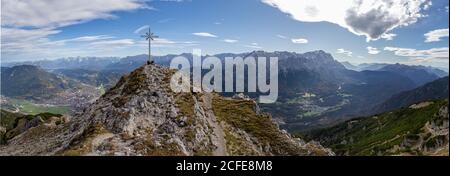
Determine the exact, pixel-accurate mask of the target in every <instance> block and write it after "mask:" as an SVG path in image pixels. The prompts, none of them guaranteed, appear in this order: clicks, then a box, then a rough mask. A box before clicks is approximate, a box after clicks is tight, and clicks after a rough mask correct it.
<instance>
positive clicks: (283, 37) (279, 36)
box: [277, 34, 287, 39]
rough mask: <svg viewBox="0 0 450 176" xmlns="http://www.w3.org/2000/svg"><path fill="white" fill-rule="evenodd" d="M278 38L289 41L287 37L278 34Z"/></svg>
mask: <svg viewBox="0 0 450 176" xmlns="http://www.w3.org/2000/svg"><path fill="white" fill-rule="evenodd" d="M277 37H278V38H281V39H287V37H286V36H284V35H280V34H278V35H277Z"/></svg>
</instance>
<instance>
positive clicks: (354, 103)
mask: <svg viewBox="0 0 450 176" xmlns="http://www.w3.org/2000/svg"><path fill="white" fill-rule="evenodd" d="M175 56H177V55H166V56H155V57H154V59H155V61H156V63H157V64H159V65H162V66H164V67H168V66H169V63H170V61H171V59H172V58H174V57H175ZM181 56H184V57H186V58H188V59H190V61H191V62H192V59H193V57H192V54H188V53H185V54H181ZM214 56H216V57H218V58H219V59H221V60H222V61H224V59H225V57H243V58H245V57H248V56H253V57H255V58H257V57H278V58H279V97H278V101H277V103H275V104H268V105H265V104H261V105H260V106H261V108H262V109H263V110H264V111H267V112H270V113H271V114H272V115H273V117H274V119H276V121H277V122H278V123H279V124H280V125H281V127H282V128H284V129H287V130H289V131H290V132H294V131H304V130H308V129H313V128H317V127H322V126H326V125H330V124H333V123H334V122H336V121H339V120H342V119H348V118H352V117H355V116H360V115H370V114H371V113H374V110H373V109H374V108H376V106H377V105H379V104H381V103H383V102H384V101H386V100H387V99H389V98H390V97H392V96H393V95H395V94H397V93H400V92H403V91H407V90H412V89H414V88H417V87H419V86H421V85H423V84H425V83H427V82H430V81H433V80H435V79H438V78H439V77H442V76H443V75H445V74H446V72H444V71H441V70H438V69H435V68H432V67H423V66H407V65H400V64H376V65H373V66H374V67H375V66H376V67H377V68H376V69H375V68H372V69H367V70H363V71H354V70H349V69H348V68H346V67H345V65H346V64H342V63H340V62H338V61H336V60H335V59H334V58H333V57H332V56H331V55H330V54H328V53H326V52H324V51H320V50H319V51H313V52H307V53H303V54H301V53H295V52H264V51H253V52H248V53H240V54H232V53H223V54H217V55H214ZM147 57H148V56H147V55H137V56H130V57H125V58H121V59H117V58H112V59H111V60H110V61H106V60H105V59H100V58H94V59H92V60H93V62H94V61H97V63H91V61H90V59H61V60H56V61H55V63H52V62H50V61H45V62H44V61H42V62H40V61H37V62H34V63H40V64H41V65H45V68H47V70H48V71H49V72H51V73H53V74H55V75H59V76H60V77H65V78H67V79H71V80H77V81H78V82H81V83H83V84H89V85H91V86H96V87H98V86H104V87H105V88H110V87H112V86H113V85H114V84H115V83H116V82H117V81H118V80H119V78H120V76H121V75H123V74H126V73H129V72H131V71H132V70H134V69H136V68H138V67H139V66H141V65H143V64H145V63H146V61H147V59H148V58H147ZM204 57H206V56H204ZM204 57H203V58H204ZM75 62H80V63H86V64H80V66H78V67H75V66H72V65H70V64H68V65H69V66H68V68H64V67H62V66H63V65H59V64H58V63H75ZM42 63H46V64H42ZM16 64H18V63H16ZM89 64H92V65H95V66H94V67H91V68H89V67H85V66H86V65H89ZM369 65H371V64H365V65H363V64H362V65H361V66H366V67H368V66H369ZM52 66H53V67H52ZM206 71H207V70H204V73H206ZM242 76H244V77H245V76H246V75H242ZM244 79H246V78H244ZM236 93H237V92H236ZM234 94H235V93H228V94H227V93H224V94H222V95H224V96H233V95H234ZM248 95H249V96H250V97H256V96H258V95H259V93H249V94H248Z"/></svg>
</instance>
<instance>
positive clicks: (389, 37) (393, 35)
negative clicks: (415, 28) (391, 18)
mask: <svg viewBox="0 0 450 176" xmlns="http://www.w3.org/2000/svg"><path fill="white" fill-rule="evenodd" d="M396 36H397V34H393V33H386V34H383V35H381V38H382V39H385V40H394V37H396Z"/></svg>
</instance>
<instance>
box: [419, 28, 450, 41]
mask: <svg viewBox="0 0 450 176" xmlns="http://www.w3.org/2000/svg"><path fill="white" fill-rule="evenodd" d="M448 33H449V32H448V29H436V30H433V31H430V32H428V33H426V34H425V38H426V40H425V42H427V43H429V42H438V41H441V38H444V37H448Z"/></svg>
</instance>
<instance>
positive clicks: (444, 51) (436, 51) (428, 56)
mask: <svg viewBox="0 0 450 176" xmlns="http://www.w3.org/2000/svg"><path fill="white" fill-rule="evenodd" d="M384 50H386V51H392V52H394V54H395V55H397V56H402V57H409V58H411V59H415V60H418V59H422V60H448V58H449V52H448V47H442V48H431V49H428V50H417V49H413V48H397V47H385V48H384Z"/></svg>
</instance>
